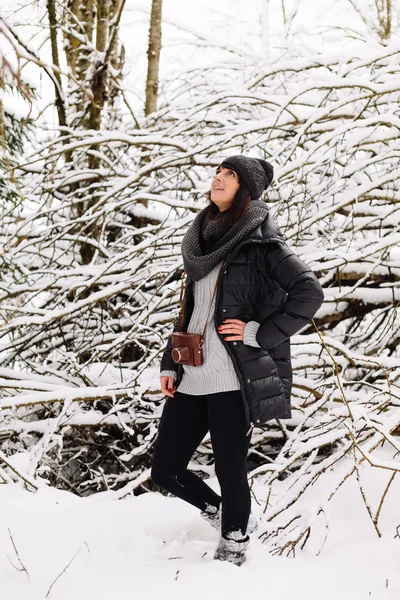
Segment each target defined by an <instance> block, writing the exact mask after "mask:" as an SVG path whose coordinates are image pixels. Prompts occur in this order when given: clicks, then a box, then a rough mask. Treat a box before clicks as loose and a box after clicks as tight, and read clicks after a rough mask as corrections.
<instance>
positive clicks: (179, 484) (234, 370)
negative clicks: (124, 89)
mask: <svg viewBox="0 0 400 600" xmlns="http://www.w3.org/2000/svg"><path fill="white" fill-rule="evenodd" d="M272 179H273V168H272V165H271V164H270V163H268V162H266V161H264V160H261V159H256V158H248V157H245V156H241V155H235V156H231V157H229V158H227V159H226V160H224V161H223V162H222V163H221V164H220V166H219V167H218V168H217V169H216V174H215V176H214V178H213V181H212V185H211V190H210V192H209V193H208V199H209V205H208V206H207V207H206V208H204V209H203V210H201V211H200V212H199V213H198V214H197V215H196V217H195V219H194V220H193V222H192V224H191V225H190V227H189V228H188V230H187V232H186V234H185V236H184V238H183V241H182V255H183V264H184V269H185V272H186V275H187V277H186V286H185V296H184V303H183V322H182V329H181V330H182V331H188V332H191V333H202V331H203V328H204V325H205V320H206V317H207V311H208V308H209V306H210V302H211V299H212V294H213V290H214V285H215V283H216V281H217V275H218V272H219V270H220V267H221V264H222V262H224V266H223V269H222V271H221V275H220V278H219V280H218V284H217V290H216V294H215V296H214V299H213V302H212V304H211V310H210V314H209V319H208V321H207V326H206V330H205V339H204V347H203V358H204V362H203V364H202V365H200V366H186V365H185V366H184V365H182V364H180V363H175V362H174V360H173V359H172V356H171V352H172V340H171V338H170V339H169V341H168V344H167V346H166V349H165V351H164V354H163V357H162V360H161V372H160V381H161V390H162V392H163V393H164V394H165V395H166V396H167V400H166V403H165V406H164V409H163V413H162V416H161V420H160V427H159V432H158V437H157V440H156V445H155V453H154V458H153V465H152V479H153V481H154V483H156V484H157V485H158V486H159V487H161V488H163V489H165V490H167V491H169V492H170V493H172V494H174V495H175V496H178V497H179V498H182V499H183V500H185V501H187V502H190V503H191V504H193V505H194V506H196V507H197V508H199V509H200V511H201V515H202V516H203V517H204V518H205V519H206V520H207V521H208V522H209V523H210V524H211V525H213V526H214V527H216V528H217V529H220V539H219V543H218V547H217V550H216V552H215V555H214V558H216V559H219V560H228V561H230V562H233V563H234V564H237V565H241V564H242V563H243V562H244V560H245V549H246V547H247V546H248V544H249V539H250V538H249V535H248V534H249V533H251V528H250V525H251V521H250V522H249V515H250V507H251V498H250V490H249V485H248V480H247V464H246V461H247V452H248V448H249V444H250V438H251V432H252V430H253V427H254V426H255V425H259V424H261V423H265V422H266V421H269V420H271V419H276V418H279V419H285V418H286V419H287V418H290V417H291V409H290V394H291V387H292V369H291V361H290V336H292V335H293V334H295V333H296V332H297V331H299V330H300V329H301V328H302V327H304V326H305V325H307V324H308V323H309V322H310V321H311V319H312V317H313V316H314V314H315V313H316V311H317V310H318V308H319V307H320V305H321V304H322V301H323V297H324V296H323V291H322V288H321V285H320V284H319V282H318V279H317V278H316V276H315V275H314V273H313V272H312V271H311V269H310V268H309V267H308V266H307V265H306V264H305V263H304V262H303V261H302V260H300V258H299V257H298V256H297V255H296V254H295V253H294V252H293V251H292V250H290V249H289V247H288V246H287V245H286V243H285V241H284V238H283V235H282V233H281V232H280V230H279V227H278V225H277V223H276V222H275V220H274V219H273V218H272V217H271V215H270V214H269V210H268V207H267V205H266V204H265V202H264V201H262V200H261V199H260V196H261V194H262V192H263V191H264V190H266V189H267V188H268V186H269V185H270V183H271V181H272ZM176 329H177V322H176V323H175V327H174V331H175V330H176ZM208 430H209V431H210V436H211V443H212V447H213V452H214V459H215V472H216V476H217V478H218V481H219V484H220V488H221V495H219V494H217V493H216V492H214V491H213V490H212V489H211V488H210V487H209V486H208V485H207V484H206V483H205V481H203V480H202V479H200V478H199V477H197V476H196V475H195V474H194V473H192V472H191V471H189V470H188V469H187V465H188V463H189V461H190V458H191V457H192V455H193V453H194V451H195V450H196V448H197V447H198V445H199V444H200V443H201V441H202V439H203V438H204V436H205V435H206V433H207V431H208ZM252 528H253V529H254V524H253V525H252Z"/></svg>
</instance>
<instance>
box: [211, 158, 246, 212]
mask: <svg viewBox="0 0 400 600" xmlns="http://www.w3.org/2000/svg"><path fill="white" fill-rule="evenodd" d="M239 187H240V183H239V175H238V174H237V173H236V171H234V170H233V169H228V168H226V167H217V170H216V172H215V175H214V177H213V180H212V183H211V200H212V201H213V202H214V203H215V204H216V205H217V206H218V208H219V210H220V212H222V211H224V210H227V209H228V208H229V207H230V206H231V204H232V202H233V199H234V197H235V195H236V192H237V191H238V189H239Z"/></svg>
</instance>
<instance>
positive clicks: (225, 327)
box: [218, 319, 246, 342]
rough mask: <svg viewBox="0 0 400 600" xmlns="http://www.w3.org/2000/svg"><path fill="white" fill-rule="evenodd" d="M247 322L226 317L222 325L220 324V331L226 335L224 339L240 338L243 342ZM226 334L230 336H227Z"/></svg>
mask: <svg viewBox="0 0 400 600" xmlns="http://www.w3.org/2000/svg"><path fill="white" fill-rule="evenodd" d="M245 327H246V323H245V322H244V321H241V320H240V319H224V320H223V321H222V324H221V325H218V333H221V334H222V335H223V336H224V340H226V341H227V342H234V341H236V340H240V341H242V342H243V334H244V328H245ZM226 334H232V335H229V337H225V335H226Z"/></svg>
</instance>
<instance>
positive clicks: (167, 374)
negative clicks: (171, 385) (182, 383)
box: [160, 370, 176, 379]
mask: <svg viewBox="0 0 400 600" xmlns="http://www.w3.org/2000/svg"><path fill="white" fill-rule="evenodd" d="M160 377H174V378H175V379H176V371H167V370H165V371H161V372H160Z"/></svg>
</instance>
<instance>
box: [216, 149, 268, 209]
mask: <svg viewBox="0 0 400 600" xmlns="http://www.w3.org/2000/svg"><path fill="white" fill-rule="evenodd" d="M219 166H220V167H226V168H231V169H234V170H235V171H236V172H237V173H238V175H239V177H240V179H241V180H243V181H244V183H245V184H246V185H247V187H248V188H249V192H250V195H251V198H252V200H257V199H258V198H260V196H261V194H262V193H263V191H264V190H266V189H267V188H268V187H269V185H270V184H271V182H272V180H273V178H274V168H273V166H272V165H271V163H269V162H267V161H266V160H262V159H261V158H249V157H247V156H242V155H241V154H235V155H234V156H229V157H228V158H225V159H224V160H223V161H222V163H221V164H220V165H219Z"/></svg>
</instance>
